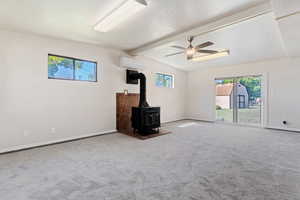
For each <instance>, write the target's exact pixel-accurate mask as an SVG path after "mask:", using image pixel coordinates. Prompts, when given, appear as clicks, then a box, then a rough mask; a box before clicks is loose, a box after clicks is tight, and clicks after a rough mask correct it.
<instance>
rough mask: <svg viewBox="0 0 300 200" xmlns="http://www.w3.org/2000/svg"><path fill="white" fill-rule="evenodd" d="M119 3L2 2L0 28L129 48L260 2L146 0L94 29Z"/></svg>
mask: <svg viewBox="0 0 300 200" xmlns="http://www.w3.org/2000/svg"><path fill="white" fill-rule="evenodd" d="M122 1H123V0H86V1H84V0H1V1H0V28H4V29H10V30H16V31H25V32H31V33H36V34H41V35H47V36H51V37H57V38H63V39H70V40H76V41H83V42H89V43H95V44H99V45H102V46H109V47H115V48H120V49H133V48H136V47H139V46H141V45H144V44H147V43H149V42H153V41H156V40H158V39H160V38H162V37H166V36H168V35H170V34H175V33H178V32H182V31H184V30H186V29H189V28H191V27H195V26H199V25H202V24H204V23H207V22H210V21H214V20H216V19H219V18H221V17H223V16H225V15H228V14H232V13H236V12H239V11H240V10H243V9H245V8H248V7H250V6H254V5H256V4H258V3H261V2H263V1H264V0H229V1H228V0H149V7H148V8H147V9H145V10H144V11H142V12H140V13H139V14H137V15H136V16H135V17H134V18H132V19H130V20H129V21H127V22H126V23H123V24H122V25H120V26H119V27H117V28H116V29H115V30H114V31H112V32H109V33H98V32H96V31H94V30H93V25H94V24H96V22H97V21H98V20H99V19H101V18H102V17H103V16H105V15H106V14H107V13H108V12H109V11H110V10H111V9H113V8H114V7H115V6H117V5H118V4H119V3H120V2H122Z"/></svg>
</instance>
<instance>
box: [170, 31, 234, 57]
mask: <svg viewBox="0 0 300 200" xmlns="http://www.w3.org/2000/svg"><path fill="white" fill-rule="evenodd" d="M193 40H194V37H193V36H190V37H188V39H187V42H188V43H189V45H188V47H187V48H185V47H182V46H177V45H173V46H171V47H172V48H175V49H179V50H181V51H180V52H176V53H172V54H168V55H166V56H165V57H170V56H175V55H179V54H186V58H187V60H193V61H202V60H209V59H214V58H218V57H222V56H227V55H229V50H224V51H215V50H207V49H203V48H206V47H209V46H212V45H214V43H213V42H204V43H202V44H199V45H197V46H195V47H194V46H193V44H192V43H193ZM197 53H201V54H206V55H204V56H195V55H196V54H197Z"/></svg>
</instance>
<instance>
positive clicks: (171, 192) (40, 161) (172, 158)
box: [0, 122, 300, 200]
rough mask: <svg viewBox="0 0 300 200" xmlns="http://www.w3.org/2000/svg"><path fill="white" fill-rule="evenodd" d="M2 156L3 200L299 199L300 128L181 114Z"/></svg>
mask: <svg viewBox="0 0 300 200" xmlns="http://www.w3.org/2000/svg"><path fill="white" fill-rule="evenodd" d="M168 125H169V127H168V129H170V130H172V131H173V133H172V134H169V135H165V136H161V137H157V138H153V139H149V140H145V141H141V140H137V139H134V138H131V137H128V136H125V135H122V134H111V135H105V136H100V137H95V138H90V139H85V140H80V141H76V142H71V143H65V144H59V145H53V146H48V147H43V148H38V149H32V150H28V151H23V152H17V153H12V154H7V155H1V156H0V199H1V200H201V199H203V200H299V199H300V134H297V133H289V132H280V131H273V130H263V129H257V128H245V127H234V126H230V125H220V124H209V123H198V122H197V123H193V122H181V123H172V124H168Z"/></svg>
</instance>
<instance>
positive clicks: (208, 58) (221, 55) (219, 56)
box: [191, 50, 230, 62]
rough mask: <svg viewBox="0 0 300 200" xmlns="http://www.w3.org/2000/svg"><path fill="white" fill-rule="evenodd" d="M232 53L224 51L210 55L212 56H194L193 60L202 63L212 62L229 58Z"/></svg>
mask: <svg viewBox="0 0 300 200" xmlns="http://www.w3.org/2000/svg"><path fill="white" fill-rule="evenodd" d="M229 55H230V51H229V50H223V51H220V52H218V53H214V54H210V55H205V56H194V57H193V58H192V59H191V60H192V61H195V62H200V61H207V60H212V59H216V58H221V57H224V56H229Z"/></svg>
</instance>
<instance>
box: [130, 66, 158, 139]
mask: <svg viewBox="0 0 300 200" xmlns="http://www.w3.org/2000/svg"><path fill="white" fill-rule="evenodd" d="M134 80H140V101H139V106H138V107H133V108H132V117H131V121H132V127H133V129H134V131H136V130H137V131H138V133H139V134H140V135H151V134H154V133H158V132H159V127H160V107H150V106H149V104H148V103H147V100H146V76H145V75H144V74H143V73H138V72H137V71H132V70H127V83H130V82H131V83H133V82H134ZM135 83H136V82H135Z"/></svg>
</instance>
